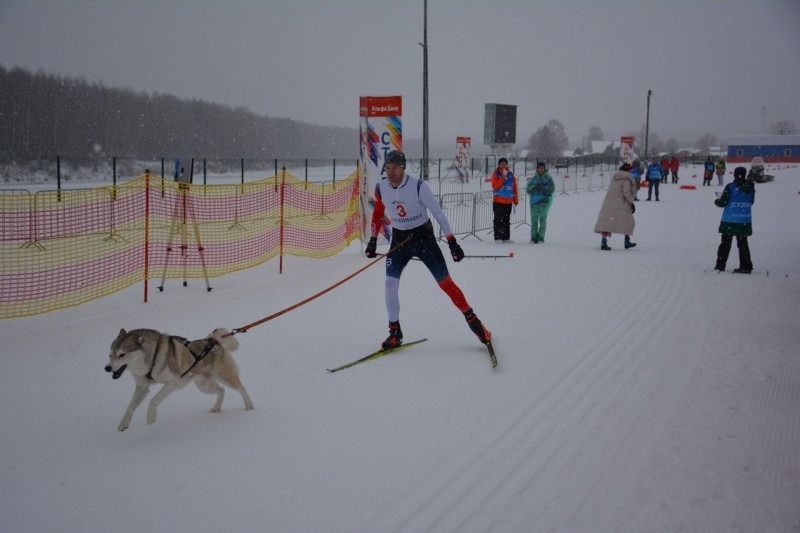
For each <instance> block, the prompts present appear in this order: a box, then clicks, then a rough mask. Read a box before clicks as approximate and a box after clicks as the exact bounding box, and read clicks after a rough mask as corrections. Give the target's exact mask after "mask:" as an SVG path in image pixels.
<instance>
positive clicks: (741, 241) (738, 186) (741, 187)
mask: <svg viewBox="0 0 800 533" xmlns="http://www.w3.org/2000/svg"><path fill="white" fill-rule="evenodd" d="M755 200H756V188H755V185H754V184H753V183H752V182H749V181H747V169H746V168H744V167H736V169H734V171H733V182H732V183H729V184H728V185H726V186H725V190H723V191H722V194H721V195H720V197H719V198H717V199H716V200H714V204H716V206H717V207H721V208H722V209H723V211H722V221H721V222H720V223H719V232H720V233H721V234H722V241H721V242H720V243H719V248H718V249H717V264H716V266H715V267H714V270H717V271H719V272H725V264H726V263H727V262H728V254H730V251H731V243H732V242H733V237H734V236H735V237H736V245H737V246H738V247H739V268H737V269H736V270H734V272H736V273H738V274H750V273H751V272H752V271H753V261H752V259H751V258H750V245H749V244H748V242H747V237H749V236H750V235H752V234H753V213H752V208H753V203H754V202H755Z"/></svg>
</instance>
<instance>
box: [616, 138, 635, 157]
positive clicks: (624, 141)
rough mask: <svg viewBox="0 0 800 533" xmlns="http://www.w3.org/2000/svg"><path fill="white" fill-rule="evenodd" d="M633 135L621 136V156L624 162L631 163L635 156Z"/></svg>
mask: <svg viewBox="0 0 800 533" xmlns="http://www.w3.org/2000/svg"><path fill="white" fill-rule="evenodd" d="M633 142H634V138H633V137H632V136H622V137H620V138H619V158H620V159H621V160H622V162H623V163H631V162H632V161H633V160H634V159H635V158H634V153H633Z"/></svg>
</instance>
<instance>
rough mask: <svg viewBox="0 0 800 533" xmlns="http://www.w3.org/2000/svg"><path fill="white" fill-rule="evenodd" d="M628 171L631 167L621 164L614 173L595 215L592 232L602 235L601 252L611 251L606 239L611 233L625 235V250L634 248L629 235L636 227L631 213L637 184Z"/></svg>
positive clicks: (633, 208)
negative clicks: (595, 220) (595, 221)
mask: <svg viewBox="0 0 800 533" xmlns="http://www.w3.org/2000/svg"><path fill="white" fill-rule="evenodd" d="M630 169H631V166H630V165H629V164H628V163H623V165H622V166H621V167H620V168H619V170H618V171H617V172H615V173H614V177H612V178H611V183H610V184H609V185H608V190H607V191H606V197H605V199H604V200H603V206H602V207H601V208H600V213H599V214H598V215H597V223H596V224H595V225H594V232H595V233H599V234H600V235H602V239H601V241H600V249H601V250H610V249H611V247H609V246H608V238H609V237H610V236H611V234H612V233H619V234H621V235H625V249H626V250H627V249H628V248H633V247H634V246H636V243H635V242H631V235H633V228H634V227H635V226H636V220H634V218H633V213H635V212H636V205H635V204H634V203H633V202H634V198H636V191H637V190H638V187H639V184H638V183H637V181H636V178H634V177H633V174H631V173H630V172H628V171H629V170H630Z"/></svg>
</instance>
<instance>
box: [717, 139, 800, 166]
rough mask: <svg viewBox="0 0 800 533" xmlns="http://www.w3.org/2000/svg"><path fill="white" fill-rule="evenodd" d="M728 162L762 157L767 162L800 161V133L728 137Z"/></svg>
mask: <svg viewBox="0 0 800 533" xmlns="http://www.w3.org/2000/svg"><path fill="white" fill-rule="evenodd" d="M726 140H727V144H728V157H727V159H728V162H729V163H749V162H750V161H752V160H753V158H754V157H762V158H763V159H764V162H765V163H800V135H754V136H737V137H728V139H726Z"/></svg>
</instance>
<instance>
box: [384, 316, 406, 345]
mask: <svg viewBox="0 0 800 533" xmlns="http://www.w3.org/2000/svg"><path fill="white" fill-rule="evenodd" d="M401 344H403V330H401V329H400V322H389V336H388V337H386V340H385V341H383V342H382V343H381V349H382V350H389V349H391V348H397V347H398V346H400V345H401Z"/></svg>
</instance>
